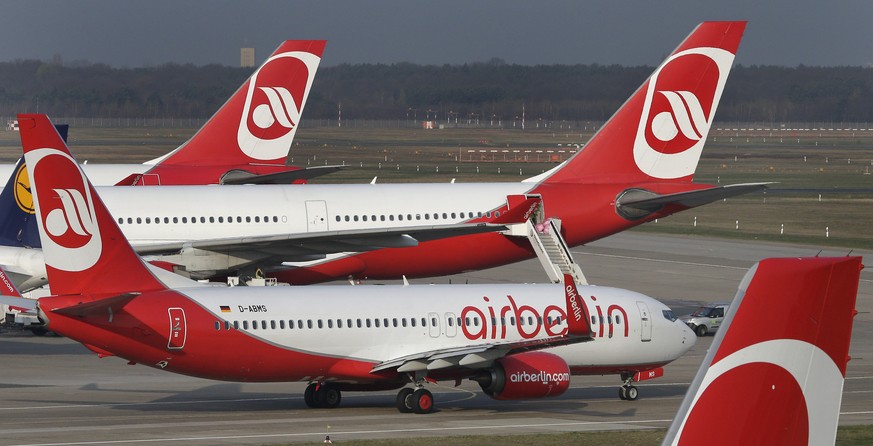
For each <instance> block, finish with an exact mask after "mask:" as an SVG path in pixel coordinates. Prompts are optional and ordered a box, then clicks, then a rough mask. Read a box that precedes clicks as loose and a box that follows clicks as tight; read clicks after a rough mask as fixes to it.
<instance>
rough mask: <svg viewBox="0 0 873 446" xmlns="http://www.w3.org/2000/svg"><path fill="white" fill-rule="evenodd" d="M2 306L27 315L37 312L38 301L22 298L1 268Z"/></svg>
mask: <svg viewBox="0 0 873 446" xmlns="http://www.w3.org/2000/svg"><path fill="white" fill-rule="evenodd" d="M0 305H9V306H10V307H12V309H15V310H18V311H22V312H26V313H34V312H36V300H34V299H25V298H24V297H22V296H21V293H19V292H18V288H15V284H13V283H12V279H10V278H9V276H8V275H7V274H6V271H5V270H3V268H0Z"/></svg>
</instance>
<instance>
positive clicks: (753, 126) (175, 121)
mask: <svg viewBox="0 0 873 446" xmlns="http://www.w3.org/2000/svg"><path fill="white" fill-rule="evenodd" d="M207 119H208V118H93V117H53V118H52V120H53V121H54V122H55V123H58V124H69V125H70V127H73V128H140V127H141V128H187V129H191V128H200V127H202V126H203V124H205V123H206V121H207ZM0 120H2V122H4V123H6V127H7V130H10V123H11V122H12V121H14V120H15V117H14V116H5V117H0ZM602 124H603V123H602V122H600V121H570V120H547V119H528V120H525V121H524V123H522V121H521V120H520V119H508V120H503V119H496V118H495V119H490V118H489V119H468V118H463V119H462V118H457V119H450V120H446V119H443V120H436V121H423V120H421V119H382V120H379V119H343V120H341V121H340V120H337V119H304V120H302V121H301V122H300V127H301V128H330V127H333V128H352V129H420V128H434V129H440V128H470V129H516V130H521V129H528V130H543V129H545V130H553V131H579V132H592V131H595V130H597V129H598V128H600V126H601V125H602ZM712 130H714V131H739V132H755V131H767V132H779V131H788V132H799V131H870V132H873V123H870V122H837V121H829V122H780V123H774V122H722V121H717V122H715V123H714V124H713V125H712Z"/></svg>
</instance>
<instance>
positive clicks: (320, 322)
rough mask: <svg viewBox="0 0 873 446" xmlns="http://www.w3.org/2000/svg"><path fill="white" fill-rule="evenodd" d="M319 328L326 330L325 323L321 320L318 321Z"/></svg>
mask: <svg viewBox="0 0 873 446" xmlns="http://www.w3.org/2000/svg"><path fill="white" fill-rule="evenodd" d="M318 328H324V322H322V321H321V319H319V320H318Z"/></svg>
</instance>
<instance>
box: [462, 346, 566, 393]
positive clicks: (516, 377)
mask: <svg viewBox="0 0 873 446" xmlns="http://www.w3.org/2000/svg"><path fill="white" fill-rule="evenodd" d="M472 379H473V380H474V381H476V382H478V383H479V386H481V387H482V391H483V392H485V394H486V395H488V396H490V397H491V398H494V399H496V400H521V399H529V398H542V397H547V396H558V395H561V394H562V393H564V392H566V391H567V389H568V388H570V367H569V366H568V365H567V363H566V362H565V361H564V360H563V359H561V358H560V357H558V356H556V355H553V354H551V353H544V352H527V353H519V354H517V355H512V356H507V357H505V358H500V359H498V360H497V361H495V362H494V365H493V366H492V367H491V368H490V369H488V370H484V371H482V372H481V373H480V374H478V375H476V376H474V377H473V378H472Z"/></svg>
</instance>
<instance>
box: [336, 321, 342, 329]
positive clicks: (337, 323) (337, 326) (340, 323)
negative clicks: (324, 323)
mask: <svg viewBox="0 0 873 446" xmlns="http://www.w3.org/2000/svg"><path fill="white" fill-rule="evenodd" d="M336 328H343V320H342V319H337V320H336Z"/></svg>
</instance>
